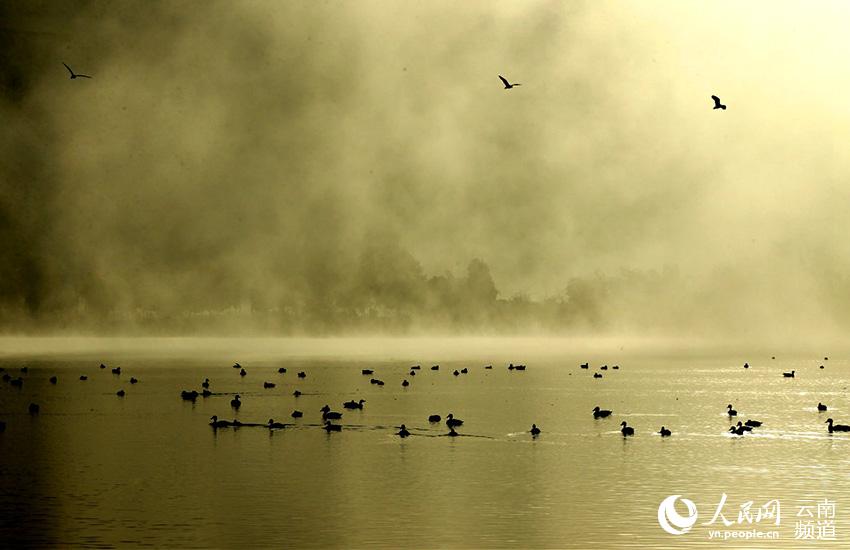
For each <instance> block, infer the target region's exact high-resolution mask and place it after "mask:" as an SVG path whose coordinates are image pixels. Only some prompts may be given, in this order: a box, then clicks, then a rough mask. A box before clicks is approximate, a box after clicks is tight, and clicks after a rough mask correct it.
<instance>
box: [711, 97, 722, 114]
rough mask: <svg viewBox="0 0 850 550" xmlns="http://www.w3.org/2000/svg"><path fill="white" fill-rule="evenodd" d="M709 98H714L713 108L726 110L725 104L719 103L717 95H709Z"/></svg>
mask: <svg viewBox="0 0 850 550" xmlns="http://www.w3.org/2000/svg"><path fill="white" fill-rule="evenodd" d="M711 99H713V100H714V108H715V109H723V110H724V111H725V110H726V105H724V104H722V103H720V98H719V97H717V96H716V95H713V96H711Z"/></svg>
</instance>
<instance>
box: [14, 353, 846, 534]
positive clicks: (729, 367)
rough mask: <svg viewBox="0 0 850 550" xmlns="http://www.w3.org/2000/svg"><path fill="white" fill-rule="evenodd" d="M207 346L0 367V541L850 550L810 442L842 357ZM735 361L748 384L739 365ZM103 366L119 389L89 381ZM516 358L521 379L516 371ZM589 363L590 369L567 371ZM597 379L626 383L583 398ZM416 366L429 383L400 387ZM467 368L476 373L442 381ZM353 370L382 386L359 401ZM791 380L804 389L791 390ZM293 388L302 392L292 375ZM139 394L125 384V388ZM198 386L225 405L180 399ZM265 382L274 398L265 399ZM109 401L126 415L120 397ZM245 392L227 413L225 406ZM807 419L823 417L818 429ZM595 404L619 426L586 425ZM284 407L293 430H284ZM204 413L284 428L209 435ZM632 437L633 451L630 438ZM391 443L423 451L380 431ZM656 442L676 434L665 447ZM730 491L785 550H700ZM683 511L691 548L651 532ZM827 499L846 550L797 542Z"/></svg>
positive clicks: (824, 453)
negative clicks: (329, 413)
mask: <svg viewBox="0 0 850 550" xmlns="http://www.w3.org/2000/svg"><path fill="white" fill-rule="evenodd" d="M193 345H194V344H193ZM197 346H198V347H197V350H196V352H194V351H193V347H192V346H182V347H180V348H179V349H175V348H173V347H171V346H170V344H168V343H166V342H163V343H158V342H157V341H155V340H150V341H146V342H145V343H144V345H141V346H136V347H134V348H132V349H129V348H127V347H122V346H118V347H115V348H113V349H109V347H108V346H107V347H106V348H103V346H101V347H98V346H94V345H93V346H92V347H91V348H87V345H86V343H85V342H83V343H81V344H79V345H77V347H72V348H68V349H66V352H63V353H60V352H54V351H45V350H40V349H38V346H31V348H33V349H30V350H29V351H28V352H26V353H24V352H22V351H21V350H20V349H18V348H16V347H14V346H9V347H8V348H9V349H7V355H6V356H5V357H4V358H2V359H0V366H2V367H3V368H5V369H6V371H7V372H10V373H11V374H12V375H14V376H18V375H20V376H22V377H23V378H24V380H25V381H24V386H23V388H22V389H18V388H14V387H11V386H10V385H9V384H8V383H0V420H5V421H6V423H7V429H6V431H5V432H4V433H0V540H2V541H4V542H3V544H4V545H9V546H38V547H43V546H50V547H54V546H65V545H71V546H78V545H79V546H96V547H111V546H128V545H145V546H156V547H163V546H166V547H178V546H190V547H322V548H327V547H392V548H399V547H428V548H430V547H460V548H482V547H486V548H501V547H523V548H528V547H540V548H625V547H641V548H651V547H658V548H668V547H697V546H710V547H718V548H734V547H738V546H745V547H750V546H751V547H762V548H774V547H784V548H789V547H793V548H797V547H800V546H801V545H803V544H806V545H807V546H811V547H815V548H821V547H824V548H825V547H845V548H846V547H850V469H848V466H850V436H848V435H846V434H837V433H836V434H833V435H829V434H828V433H827V431H826V426H825V425H824V421H825V420H826V418H827V417H828V416H831V417H833V418H835V420H836V421H837V422H841V423H848V424H850V396H848V390H847V388H848V386H850V365H848V363H847V361H845V360H844V359H843V358H840V357H830V359H829V361H826V362H825V361H822V360H821V359H822V357H777V359H776V360H772V359H771V358H770V357H769V356H767V355H764V354H760V355H750V356H747V355H746V354H734V355H730V356H726V355H723V356H714V355H712V356H706V355H699V354H689V353H687V352H685V353H676V354H664V355H662V354H657V355H653V354H652V353H648V352H640V353H638V352H634V353H632V352H630V351H629V349H628V348H626V349H625V350H623V349H619V348H620V347H619V346H613V347H612V348H611V349H608V350H605V349H599V348H596V349H593V350H591V351H588V350H585V351H583V352H581V353H578V352H572V351H570V350H565V349H563V348H557V349H551V350H550V349H547V347H546V345H545V344H534V345H531V346H525V347H524V348H522V349H521V353H519V354H516V355H514V354H511V353H510V352H509V351H508V347H509V346H507V345H504V344H503V345H499V346H493V347H491V348H489V349H487V348H488V346H483V345H481V342H478V343H476V344H475V345H473V346H471V347H470V348H468V349H464V348H462V347H455V348H453V349H450V350H449V349H436V350H434V352H433V353H432V354H431V355H429V354H428V353H427V350H425V349H423V346H421V345H420V346H411V347H410V349H409V350H407V349H405V346H391V347H386V346H384V345H382V344H380V343H378V342H374V341H373V342H367V343H364V344H362V345H359V346H355V347H353V348H351V349H352V350H356V351H345V350H342V349H341V348H336V347H335V346H333V345H329V344H328V343H323V342H321V341H316V342H315V343H313V344H310V343H308V344H302V345H299V346H297V347H295V346H293V347H292V348H290V347H289V346H288V345H287V344H286V343H285V342H284V343H281V344H278V345H277V346H275V347H274V348H273V349H268V350H262V349H256V348H251V349H235V348H234V349H231V348H226V349H225V348H221V349H219V348H218V347H215V346H206V347H205V346H204V345H203V343H201V344H198V345H197ZM343 347H344V346H343ZM213 348H215V349H213ZM459 350H463V351H462V352H461V351H459ZM745 360H746V361H749V362H750V365H751V367H752V368H750V369H748V370H744V369H743V368H741V365H742V364H743V362H744V361H745ZM101 361H103V362H106V363H107V364H108V365H109V366H110V367H111V366H119V365H120V366H121V368H122V374H121V375H115V374H112V373H111V372H110V370H108V369H107V370H101V369H99V368H98V365H99V364H100V362H101ZM234 361H239V362H240V363H241V364H242V365H243V366H244V367H245V369H246V370H247V372H248V374H247V376H245V377H240V376H239V372H238V370H235V369H232V368H231V365H232V363H233V362H234ZM509 361H512V362H515V363H516V362H523V363H526V364H528V370H526V371H525V372H516V371H514V372H511V371H509V370H508V369H507V368H506V365H507V363H508V362H509ZM584 361H590V362H591V366H592V368H591V369H590V370H581V369H579V367H578V365H579V363H581V362H584ZM436 363H439V364H440V370H439V371H431V370H430V369H429V367H430V366H431V365H432V364H436ZM489 363H492V364H493V367H494V368H493V369H492V370H486V369H484V365H485V364H489ZM603 363H608V364H609V365H613V364H619V365H620V366H621V368H620V370H618V371H613V370H608V371H607V372H604V373H603V374H604V377H603V378H602V379H593V378H592V377H591V373H592V372H595V371H596V368H595V367H597V366H598V365H601V364H603ZM414 364H421V365H422V370H420V371H418V372H417V374H416V376H413V377H411V376H409V374H408V372H409V370H410V366H411V365H414ZM821 364H824V365H825V366H826V368H825V369H819V368H818V367H819V365H821ZM22 366H27V367H28V368H29V372H28V373H26V374H23V373H20V372H19V369H20V367H22ZM279 367H286V368H287V370H288V372H287V373H286V374H278V372H277V369H278V368H279ZM463 367H467V368H468V369H469V374H466V375H461V376H457V377H455V376H453V375H452V371H453V370H454V369H461V368H463ZM363 368H372V369H374V370H375V375H374V376H375V377H377V378H380V379H382V380H384V381H385V382H386V385H385V386H383V387H379V386H375V385H372V384H370V383H369V378H370V377H369V376H363V375H362V374H361V373H360V371H361V369H363ZM791 369H795V370H796V371H797V377H796V378H794V379H785V378H783V377H782V375H781V372H782V371H785V370H791ZM300 370H303V371H305V372H306V373H307V378H305V379H303V380H302V379H298V378H297V377H296V373H297V372H298V371H300ZM81 374H85V375H87V376H88V380H87V381H80V380H79V376H80V375H81ZM52 375H56V376H58V379H59V381H58V384H56V385H52V384H50V383H49V382H48V378H49V377H50V376H52ZM131 376H135V377H137V378H138V379H139V380H140V381H139V383H138V384H135V385H130V383H129V379H130V377H131ZM204 378H210V380H211V389H212V390H213V391H214V392H216V395H214V396H212V397H209V398H206V399H203V398H200V397H199V398H198V400H197V402H196V403H194V404H192V403H190V402H186V401H183V400H181V399H180V395H179V393H180V390H181V389H198V390H200V389H201V388H200V383H201V381H202V380H203V379H204ZM404 379H408V380H410V382H411V385H410V386H409V387H407V388H403V387H402V386H401V381H402V380H404ZM264 381H270V382H274V383H275V384H277V386H276V387H275V388H273V389H264V388H263V382H264ZM121 388H123V389H125V391H126V392H127V394H126V396H125V397H124V398H119V397H117V396H116V395H115V392H116V391H117V390H118V389H121ZM295 389H299V390H300V391H302V392H303V395H302V396H300V397H297V398H296V397H294V396H293V395H292V392H293V391H294V390H295ZM236 393H238V394H240V395H241V396H242V400H243V403H244V404H243V406H242V408H241V409H240V410H239V411H238V413H236V412H234V411H233V410H232V409H231V407H230V400H231V399H232V397H233V394H236ZM360 398H362V399H365V400H366V403H365V407H364V409H363V411H344V415H343V419H342V420H341V421H340V423H341V424H343V426H344V428H343V431H342V432H340V433H333V434H326V433H325V432H324V431H323V430H321V429H320V428H319V427H318V426H319V422H320V420H321V413H320V412H319V409H320V408H321V407H322V405H324V404H326V403H327V404H330V405H331V407H332V408H333V409H334V410H340V411H342V410H343V409H342V406H341V404H342V402H343V401H347V400H349V399H360ZM31 401H34V402H37V403H39V404H40V406H41V413H40V414H39V415H37V416H30V415H29V414H28V413H27V406H28V404H29V403H30V402H31ZM818 401H823V402H824V403H827V404H828V405H829V406H830V409H831V410H830V412H829V413H818V411H817V410H816V405H817V403H818ZM728 403H732V404H733V405H734V406H735V408H736V409H737V410H738V411H739V415H740V416H741V417H742V419H746V418H754V419H758V420H761V421H763V422H764V426H763V427H762V428H760V429H759V430H757V431H756V432H754V433H753V434H750V435H747V436H745V437H742V438H738V437H734V436H732V435H730V434H728V433H726V430H727V429H728V427H729V425H730V422H729V419H728V418H727V417H726V415H725V413H724V411H725V407H726V405H727V404H728ZM595 405H601V406H602V407H603V408H610V409H613V410H614V415H613V416H612V417H611V418H608V419H603V420H594V419H593V417H592V414H591V412H590V411H591V409H592V408H593V407H594V406H595ZM294 409H299V410H302V411H304V418H302V419H299V420H296V421H293V420H292V419H290V413H291V412H292V411H293V410H294ZM449 412H452V413H454V414H455V416H457V417H459V418H462V419H464V420H465V424H464V425H463V427H462V428H461V430H460V431H461V433H462V434H463V437H458V438H449V437H444V436H442V434H444V433H445V432H446V429H445V426H444V425H442V424H439V425H431V424H429V423H428V421H427V417H428V416H429V415H430V414H435V413H436V414H440V415H443V416H445V415H446V414H448V413H449ZM211 415H218V416H219V417H223V418H227V419H231V418H234V417H236V418H239V419H240V420H241V421H242V422H266V421H267V420H268V419H269V418H270V417H273V418H275V419H276V420H277V421H280V422H293V423H294V426H292V427H289V428H286V429H284V430H279V431H271V432H270V431H269V430H268V429H265V428H257V427H242V428H239V429H220V430H217V431H216V430H213V429H212V428H210V426H208V422H209V417H210V416H211ZM622 420H626V421H627V422H628V423H629V424H630V425H632V426H634V428H635V431H636V435H635V436H634V437H633V438H629V439H627V440H624V438H623V437H622V436H621V435H620V432H619V431H618V430H619V423H620V422H621V421H622ZM532 422H534V423H537V425H538V426H540V427H541V428H542V429H543V434H542V435H541V436H540V437H538V438H536V439H532V438H531V437H530V435H529V434H528V433H527V430H528V429H529V428H530V426H531V424H532ZM401 423H405V424H406V425H407V426H408V428H409V429H410V430H411V431H412V432H413V434H414V436H413V437H410V438H407V439H406V440H401V439H399V438H398V437H395V436H394V435H393V433H394V432H395V431H396V428H395V427H396V426H398V425H399V424H401ZM662 424H663V425H665V426H667V427H669V428H670V429H672V430H673V432H674V435H673V436H672V437H670V438H665V439H662V438H661V437H659V436H658V435H657V434H656V433H655V432H657V431H658V430H659V428H660V426H661V425H662ZM723 493H726V494H727V503H726V506H725V508H724V510H723V512H724V515H725V516H726V517H727V518H728V519H730V520H737V512H738V510H739V509H740V505H741V504H743V503H745V502H746V501H754V502H755V504H754V507H757V506H759V505H760V504H763V503H765V502H767V501H770V500H772V499H778V500H779V501H780V507H781V524H780V526H778V527H776V526H774V525H773V523H769V522H768V521H767V520H764V521H762V522H761V523H756V524H752V525H749V524H744V525H741V526H738V525H737V524H736V525H735V526H733V527H730V528H728V529H735V530H738V529H742V530H743V529H746V530H750V529H753V528H757V529H759V530H761V531H772V530H776V531H779V534H780V537H781V538H780V539H779V540H770V541H759V542H752V543H746V542H741V541H733V540H727V541H725V542H724V541H718V540H713V539H710V538H709V534H708V533H709V530H710V529H715V528H721V529H726V528H725V527H722V526H720V525H718V524H715V525H711V526H707V525H702V524H703V523H704V522H707V521H709V520H710V519H711V517H712V516H713V514H714V511H715V508H716V506H717V503H718V501H719V500H720V498H721V495H722V494H723ZM675 494H680V495H683V496H685V497H686V498H689V499H691V500H693V501H694V502H695V504H696V506H697V509H698V511H699V518H698V523H697V525H696V526H695V527H694V528H693V529H692V531H691V532H689V533H687V534H685V535H681V536H674V535H670V534H667V533H666V532H664V531H663V530H662V529H661V528H660V527H659V524H658V520H657V512H658V505H659V503H660V502H661V500H663V499H664V498H665V497H667V496H669V495H675ZM823 499H829V500H832V501H834V502H835V504H836V514H835V524H834V527H835V538H836V539H837V540H836V541H835V542H828V541H823V540H820V541H808V542H806V543H803V542H802V541H800V540H796V539H795V538H794V535H795V524H796V522H797V521H799V520H802V519H807V518H801V517H797V513H798V511H799V508H800V506H802V505H804V504H812V503H813V502H808V501H814V502H816V501H822V500H823ZM677 509H678V508H677ZM679 511H680V513H684V511H685V509H684V507H682V508H681V509H680V510H679ZM815 520H816V518H815Z"/></svg>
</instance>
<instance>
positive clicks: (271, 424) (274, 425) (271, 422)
mask: <svg viewBox="0 0 850 550" xmlns="http://www.w3.org/2000/svg"><path fill="white" fill-rule="evenodd" d="M268 426H269V429H273V428H285V427H286V424H281V423H280V422H275V421H274V418H269V424H268Z"/></svg>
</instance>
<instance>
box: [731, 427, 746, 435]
mask: <svg viewBox="0 0 850 550" xmlns="http://www.w3.org/2000/svg"><path fill="white" fill-rule="evenodd" d="M745 431H746V430H744V427H743V426H740V427H739V426H730V427H729V432H730V433H733V434H735V435H744V432H745Z"/></svg>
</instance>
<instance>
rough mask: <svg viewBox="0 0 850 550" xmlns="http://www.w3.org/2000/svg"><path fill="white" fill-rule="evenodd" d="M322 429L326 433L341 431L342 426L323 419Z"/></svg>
mask: <svg viewBox="0 0 850 550" xmlns="http://www.w3.org/2000/svg"><path fill="white" fill-rule="evenodd" d="M322 429H323V430H325V431H326V432H328V433H330V432H341V431H342V426H340V425H339V424H331V421H330V420H327V421H325V426H324V427H323V428H322Z"/></svg>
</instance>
